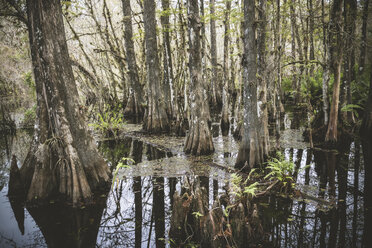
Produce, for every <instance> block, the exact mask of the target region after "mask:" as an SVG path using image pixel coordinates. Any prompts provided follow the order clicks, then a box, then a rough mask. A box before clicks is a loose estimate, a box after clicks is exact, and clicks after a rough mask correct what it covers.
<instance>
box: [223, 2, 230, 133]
mask: <svg viewBox="0 0 372 248" xmlns="http://www.w3.org/2000/svg"><path fill="white" fill-rule="evenodd" d="M230 10H231V1H230V0H227V1H226V10H225V19H224V24H225V36H224V40H223V75H224V84H223V89H222V117H221V131H222V135H223V136H227V135H228V133H229V129H230V121H229V97H228V93H229V81H230V79H229V39H230V37H229V32H230Z"/></svg>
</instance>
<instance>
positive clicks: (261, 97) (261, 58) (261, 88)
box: [257, 0, 270, 156]
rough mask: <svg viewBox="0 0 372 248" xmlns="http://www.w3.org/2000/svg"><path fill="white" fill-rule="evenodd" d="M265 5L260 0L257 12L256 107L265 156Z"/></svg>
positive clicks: (266, 150)
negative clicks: (257, 78)
mask: <svg viewBox="0 0 372 248" xmlns="http://www.w3.org/2000/svg"><path fill="white" fill-rule="evenodd" d="M266 5H267V0H260V8H259V9H260V12H259V14H258V16H259V20H260V25H259V29H260V30H259V31H260V32H259V36H258V67H257V69H258V70H257V72H258V75H259V81H258V82H259V84H258V108H259V111H258V113H259V116H258V117H259V120H260V127H261V128H260V135H261V140H262V148H263V155H264V156H266V155H268V154H269V151H270V142H269V129H268V122H269V117H268V110H267V104H268V103H267V71H266V68H267V64H266V23H267V19H266Z"/></svg>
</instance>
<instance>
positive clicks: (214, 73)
mask: <svg viewBox="0 0 372 248" xmlns="http://www.w3.org/2000/svg"><path fill="white" fill-rule="evenodd" d="M215 3H216V2H215V0H210V2H209V6H210V7H209V8H210V18H211V20H210V27H211V29H210V31H211V66H212V78H211V86H212V105H213V106H214V107H216V106H217V104H218V103H219V98H218V77H217V35H216V21H215V19H216V16H215Z"/></svg>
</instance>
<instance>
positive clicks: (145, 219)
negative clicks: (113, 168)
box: [0, 134, 372, 247]
mask: <svg viewBox="0 0 372 248" xmlns="http://www.w3.org/2000/svg"><path fill="white" fill-rule="evenodd" d="M22 135H24V136H23V138H19V137H13V138H11V137H6V139H4V137H2V138H1V140H0V153H1V159H0V162H1V164H0V178H1V180H0V182H1V184H0V185H1V188H0V189H1V195H0V223H6V224H5V225H3V224H2V225H1V227H0V234H1V236H0V247H9V246H17V247H18V246H26V245H27V246H28V245H31V246H32V245H33V246H37V247H42V246H49V247H62V246H63V247H93V246H97V247H118V246H120V247H165V246H172V245H171V244H173V242H175V243H177V242H178V244H184V245H186V244H187V243H189V244H191V243H194V244H197V243H199V244H200V243H203V244H205V245H208V246H210V245H213V244H214V245H216V246H218V245H220V244H223V245H228V244H230V245H232V244H235V245H236V246H240V247H249V246H251V247H257V246H259V245H261V246H262V247H342V246H344V247H361V246H362V236H363V230H364V232H365V233H366V230H370V228H371V227H370V226H369V225H370V223H371V221H364V219H366V220H369V219H370V218H371V217H370V213H369V212H368V211H365V210H364V208H363V205H364V203H365V202H368V201H366V199H369V198H368V197H370V194H369V191H368V190H366V191H365V195H364V197H363V187H366V186H367V183H370V182H371V180H372V178H371V179H369V180H364V171H365V172H366V178H370V176H371V175H370V173H369V170H368V169H367V167H368V166H367V165H369V166H370V165H371V162H370V160H371V158H370V157H368V153H367V155H364V157H363V156H362V153H361V144H360V142H359V141H357V140H356V141H348V142H344V145H343V146H341V147H339V149H338V150H337V151H323V150H319V149H314V150H310V149H307V148H304V147H300V148H301V149H296V148H286V149H285V151H284V153H285V154H286V155H287V159H290V160H292V161H293V162H294V163H295V173H294V177H295V178H296V180H297V183H298V184H299V190H300V191H301V192H303V193H304V194H305V195H304V197H303V198H302V197H299V198H295V199H292V198H291V199H290V198H282V197H278V196H273V195H271V196H267V197H264V198H262V199H259V200H255V201H254V202H252V203H250V204H251V210H250V211H252V212H250V219H249V221H251V222H250V228H252V229H249V230H250V232H251V233H252V236H251V237H250V241H249V243H247V242H246V240H247V236H244V235H245V234H244V235H243V234H242V233H243V232H242V233H237V232H236V231H234V232H233V233H232V236H228V235H227V236H226V235H225V237H224V236H218V235H217V234H219V233H220V231H221V233H222V234H223V233H224V234H228V233H229V231H230V230H237V229H239V228H240V230H244V232H248V231H247V230H248V229H246V228H247V226H246V220H245V218H244V216H246V215H247V213H244V212H242V211H241V209H240V208H239V207H238V206H236V208H233V210H231V211H235V213H236V214H235V215H236V216H241V218H237V219H236V221H234V222H233V223H232V224H231V227H229V226H228V225H227V223H228V220H227V219H226V218H225V217H224V214H223V213H222V212H219V211H214V212H209V211H210V210H211V209H224V208H225V207H226V206H224V204H225V203H227V202H229V201H230V198H229V196H228V195H226V190H227V189H228V188H229V183H230V174H229V173H228V172H227V171H226V170H224V169H218V168H217V169H216V168H214V167H210V166H206V165H205V164H199V163H198V161H194V160H193V159H191V158H188V157H186V156H184V155H183V154H182V153H177V154H172V153H170V152H169V151H167V150H164V149H161V147H157V146H154V145H152V144H150V143H146V142H143V141H141V140H140V139H138V138H136V137H126V138H125V139H122V140H117V141H105V142H101V143H100V149H101V152H102V153H103V154H104V156H105V158H106V160H107V161H108V162H109V164H110V165H116V164H117V163H118V162H119V161H120V160H121V158H122V157H131V158H132V159H134V161H135V163H134V164H132V165H130V166H131V168H129V169H128V170H127V171H126V172H125V173H124V174H122V175H121V176H122V177H121V178H120V180H118V181H116V182H115V183H114V187H113V189H112V190H111V191H110V192H109V193H108V195H107V199H106V196H105V194H103V195H102V196H103V197H99V198H98V199H99V201H98V202H99V204H97V205H95V206H92V207H86V208H85V209H72V208H71V209H70V208H68V207H66V206H64V207H62V206H61V205H59V204H57V203H53V204H51V205H50V206H48V207H43V208H30V207H27V208H26V209H25V208H24V207H23V205H22V203H21V202H17V199H10V200H8V198H7V197H6V193H7V191H8V185H7V182H8V179H9V168H10V164H11V155H12V154H16V155H17V158H18V160H19V161H18V166H19V165H20V164H21V162H22V161H21V160H22V154H25V153H26V152H27V148H26V147H27V142H26V143H25V142H24V141H27V140H28V138H25V137H26V134H22ZM214 141H215V143H216V151H217V152H216V154H214V155H213V156H212V159H213V161H215V162H224V163H226V164H227V165H231V164H232V161H233V159H234V158H235V155H236V151H235V150H234V149H231V147H237V145H236V144H235V143H233V142H234V141H233V140H231V139H229V137H224V138H222V137H221V136H218V137H216V138H215V140H214ZM21 144H22V145H21ZM229 148H230V149H231V151H229ZM366 149H367V150H368V148H366ZM24 150H26V151H24ZM369 154H372V153H369ZM180 161H181V162H182V163H183V164H182V166H180V165H179V163H180ZM363 161H364V164H363ZM306 165H309V166H306ZM165 167H172V169H169V170H166V169H165ZM143 168H145V169H146V168H147V169H148V171H150V172H151V173H144V174H140V173H139V172H140V171H146V170H143ZM185 168H187V170H186V169H185ZM368 168H370V167H368ZM365 169H366V170H365ZM127 172H128V173H127ZM197 175H199V176H197ZM367 181H369V182H367ZM191 184H194V185H198V186H197V188H198V191H197V192H198V194H199V195H200V202H199V206H198V207H197V208H195V209H197V211H200V212H201V213H202V214H203V212H204V214H205V215H204V214H203V216H209V215H208V214H206V213H211V214H213V216H215V218H218V219H219V220H220V221H221V223H222V225H219V226H217V227H216V225H215V226H214V228H215V230H212V229H213V225H212V221H211V220H212V219H211V218H209V217H205V218H204V221H205V222H203V223H204V224H205V227H203V228H199V229H198V227H196V226H195V224H196V223H198V222H196V221H195V217H194V216H193V215H192V216H191V217H188V222H185V217H186V216H185V215H182V212H179V211H176V210H177V209H182V208H184V203H185V201H187V200H188V196H189V193H188V192H189V190H190V185H191ZM366 189H368V188H366ZM174 195H176V196H177V195H178V196H180V197H181V199H182V201H178V200H175V199H177V198H174ZM216 199H219V200H220V202H218V201H216ZM221 199H222V200H221ZM216 204H217V205H216ZM218 204H219V205H218ZM331 206H335V207H334V208H332V207H331ZM365 208H366V209H367V204H366V205H365ZM253 211H256V212H257V213H258V215H257V218H256V219H255V218H252V216H253V215H252V214H253ZM194 212H195V211H194ZM239 214H240V215H239ZM180 223H181V224H180ZM208 228H209V229H211V228H212V229H211V230H212V231H210V232H207V231H206V230H209V229H208ZM229 228H231V229H229ZM216 235H217V236H216ZM255 235H256V236H255ZM211 240H214V243H208V242H211ZM365 240H366V239H365Z"/></svg>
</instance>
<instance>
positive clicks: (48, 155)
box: [20, 0, 109, 206]
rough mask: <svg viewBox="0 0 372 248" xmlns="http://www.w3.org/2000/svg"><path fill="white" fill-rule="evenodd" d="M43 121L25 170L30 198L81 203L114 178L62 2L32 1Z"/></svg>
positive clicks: (31, 20) (29, 6)
mask: <svg viewBox="0 0 372 248" xmlns="http://www.w3.org/2000/svg"><path fill="white" fill-rule="evenodd" d="M27 14H28V29H29V39H30V47H31V57H32V63H33V68H34V75H35V82H36V93H37V104H38V108H37V114H38V123H37V129H36V134H35V140H34V143H33V145H32V147H31V149H30V152H29V154H28V155H27V157H26V160H25V162H24V164H23V166H22V168H21V170H20V173H21V178H22V181H23V183H24V184H25V189H26V193H27V200H34V199H41V200H44V199H47V198H49V197H52V196H53V195H55V194H56V195H59V194H62V195H65V196H66V197H67V199H69V200H71V201H72V202H73V204H74V205H75V206H76V205H78V204H79V203H81V202H89V200H90V199H91V197H92V191H93V190H94V189H96V188H97V187H98V186H100V185H104V184H105V183H106V182H107V181H108V180H109V168H108V166H107V165H106V163H105V162H104V160H103V159H102V157H101V156H100V155H99V154H98V152H97V148H96V144H95V142H94V140H93V139H92V137H91V136H90V134H89V133H88V132H87V127H86V124H85V122H84V117H83V115H82V114H81V113H80V112H79V98H78V92H77V88H76V85H75V80H74V76H73V73H72V67H71V64H70V58H69V55H68V49H67V43H66V37H65V30H64V26H63V18H62V10H61V3H60V1H59V0H55V1H42V0H38V1H27Z"/></svg>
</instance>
